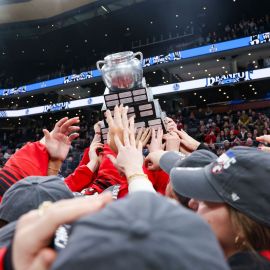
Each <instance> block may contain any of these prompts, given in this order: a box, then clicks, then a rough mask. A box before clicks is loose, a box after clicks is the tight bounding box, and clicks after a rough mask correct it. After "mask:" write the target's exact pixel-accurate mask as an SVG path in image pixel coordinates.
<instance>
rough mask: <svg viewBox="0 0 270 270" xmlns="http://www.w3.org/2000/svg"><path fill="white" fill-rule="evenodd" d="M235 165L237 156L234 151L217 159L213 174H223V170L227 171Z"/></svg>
mask: <svg viewBox="0 0 270 270" xmlns="http://www.w3.org/2000/svg"><path fill="white" fill-rule="evenodd" d="M235 163H236V158H235V155H234V153H233V152H232V151H230V150H229V151H227V152H226V153H224V154H223V155H221V156H220V157H219V158H218V159H217V161H216V162H215V166H214V167H213V168H212V173H214V174H217V173H221V172H223V170H227V169H228V168H230V166H231V165H232V164H235Z"/></svg>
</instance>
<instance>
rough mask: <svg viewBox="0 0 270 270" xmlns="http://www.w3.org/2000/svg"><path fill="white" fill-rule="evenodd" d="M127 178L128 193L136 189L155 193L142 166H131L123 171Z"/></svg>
mask: <svg viewBox="0 0 270 270" xmlns="http://www.w3.org/2000/svg"><path fill="white" fill-rule="evenodd" d="M125 175H126V177H127V180H128V191H129V193H133V192H137V191H147V192H153V193H156V191H155V189H154V187H153V185H152V183H151V181H150V180H149V179H148V177H147V175H146V174H144V171H143V169H142V168H131V169H129V170H127V171H126V172H125Z"/></svg>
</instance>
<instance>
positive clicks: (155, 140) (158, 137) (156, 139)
mask: <svg viewBox="0 0 270 270" xmlns="http://www.w3.org/2000/svg"><path fill="white" fill-rule="evenodd" d="M162 138H163V130H162V129H161V128H158V130H157V132H156V131H155V129H153V128H152V138H151V142H150V144H149V145H147V147H148V150H149V152H154V151H159V150H162V149H163V145H162Z"/></svg>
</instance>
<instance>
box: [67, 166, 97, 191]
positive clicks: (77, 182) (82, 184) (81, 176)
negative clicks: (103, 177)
mask: <svg viewBox="0 0 270 270" xmlns="http://www.w3.org/2000/svg"><path fill="white" fill-rule="evenodd" d="M93 175H94V173H93V172H92V171H91V170H90V169H89V168H88V167H87V166H86V165H81V166H78V167H77V168H76V170H75V171H74V172H73V173H72V174H70V175H69V176H68V177H67V178H66V179H65V183H66V185H67V186H68V187H69V189H70V190H71V191H73V192H81V191H82V190H83V189H84V188H86V187H88V186H89V185H90V184H91V182H92V180H93Z"/></svg>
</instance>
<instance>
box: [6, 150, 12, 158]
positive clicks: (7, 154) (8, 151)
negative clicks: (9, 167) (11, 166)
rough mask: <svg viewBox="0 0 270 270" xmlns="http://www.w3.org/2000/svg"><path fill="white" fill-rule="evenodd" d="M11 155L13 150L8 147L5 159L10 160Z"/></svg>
mask: <svg viewBox="0 0 270 270" xmlns="http://www.w3.org/2000/svg"><path fill="white" fill-rule="evenodd" d="M11 156H12V150H11V149H9V148H8V149H7V150H6V152H5V154H4V159H5V160H8V159H9V158H10V157H11Z"/></svg>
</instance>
